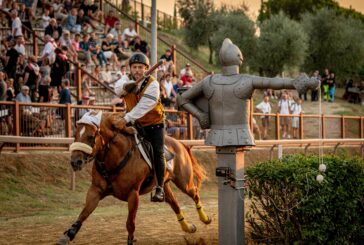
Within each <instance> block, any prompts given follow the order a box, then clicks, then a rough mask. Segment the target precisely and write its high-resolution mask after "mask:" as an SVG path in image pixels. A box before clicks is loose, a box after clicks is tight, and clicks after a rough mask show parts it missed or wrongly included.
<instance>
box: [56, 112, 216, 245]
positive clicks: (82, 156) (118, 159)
mask: <svg viewBox="0 0 364 245" xmlns="http://www.w3.org/2000/svg"><path fill="white" fill-rule="evenodd" d="M92 113H93V116H95V115H96V116H98V117H99V118H100V119H99V121H97V120H96V121H97V122H95V121H92V123H90V122H87V120H83V119H84V118H85V117H89V116H90V115H91V114H92ZM100 113H101V116H100ZM116 115H117V116H123V113H122V112H118V113H112V112H103V113H102V112H99V113H98V114H97V113H96V112H91V113H90V112H89V113H87V114H85V115H84V116H83V117H82V118H81V120H79V121H78V122H77V128H76V133H75V142H74V143H73V144H72V145H71V147H70V150H71V165H72V168H73V170H74V171H80V170H81V169H82V168H83V166H84V165H86V163H87V162H90V161H92V160H93V168H92V183H91V186H90V187H89V189H88V192H87V196H86V203H85V206H84V208H83V210H82V211H81V213H80V215H79V216H78V219H77V221H76V222H75V223H74V224H73V225H72V226H71V227H70V228H69V229H68V230H66V231H65V232H64V234H63V235H62V236H61V237H60V239H59V240H58V242H57V244H62V245H64V244H68V243H69V242H70V241H72V240H73V239H74V238H75V236H76V234H77V232H78V231H79V230H80V228H81V226H82V223H83V222H84V221H85V220H86V219H87V218H88V217H89V215H90V214H91V213H92V212H93V211H94V210H95V208H96V207H97V206H98V203H99V201H100V200H102V199H103V198H104V197H106V196H108V195H112V196H114V197H115V198H117V199H119V200H121V201H126V202H128V217H127V222H126V228H127V232H128V240H127V244H128V245H132V244H133V243H134V242H135V240H134V231H135V218H136V213H137V209H138V206H139V196H140V195H144V194H146V193H149V192H151V191H152V190H153V187H154V185H155V178H154V173H153V171H152V170H151V168H150V167H149V166H148V165H147V163H146V160H145V159H144V158H143V156H142V154H141V152H140V151H139V150H138V147H137V145H136V144H137V140H136V138H135V136H134V134H135V129H134V128H132V127H127V126H126V125H125V126H122V128H121V129H120V126H118V130H117V129H116V128H115V127H114V126H113V119H112V118H113V117H115V116H116ZM85 121H86V123H85ZM165 145H166V146H167V148H168V150H169V151H170V152H172V153H173V154H174V159H173V161H174V168H173V170H166V174H165V184H164V187H163V188H164V192H165V201H166V202H167V203H168V204H169V205H170V206H171V208H172V209H173V211H174V212H175V214H176V216H177V220H178V222H179V223H180V226H181V228H182V230H183V231H185V232H187V233H194V232H195V231H196V226H195V225H194V224H190V223H188V222H187V221H186V220H185V218H184V214H183V213H182V211H181V209H180V206H179V204H178V202H177V199H176V197H175V196H174V194H173V192H172V189H171V186H170V182H171V181H172V182H173V183H174V184H175V185H176V186H177V187H178V188H179V189H180V190H181V191H182V192H183V193H185V194H186V195H188V196H189V197H190V198H192V199H193V201H194V202H195V206H196V209H197V212H198V215H199V219H200V220H201V221H202V222H203V223H204V224H210V223H211V218H210V217H209V216H208V215H206V213H205V211H204V209H203V207H202V203H201V200H200V195H199V189H200V187H201V183H202V181H203V180H204V179H205V178H206V174H205V170H204V168H203V167H202V166H200V165H199V164H198V162H197V160H196V159H195V158H194V156H193V155H192V153H191V150H190V148H189V147H187V146H185V145H183V144H182V143H180V142H179V141H177V140H175V139H173V138H171V137H168V136H166V138H165ZM194 180H195V181H196V184H195V183H194V182H195V181H194Z"/></svg>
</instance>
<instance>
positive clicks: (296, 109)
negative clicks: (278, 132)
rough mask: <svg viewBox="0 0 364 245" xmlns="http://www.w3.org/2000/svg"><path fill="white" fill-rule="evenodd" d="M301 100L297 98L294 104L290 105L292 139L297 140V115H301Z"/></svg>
mask: <svg viewBox="0 0 364 245" xmlns="http://www.w3.org/2000/svg"><path fill="white" fill-rule="evenodd" d="M301 104H302V100H301V98H297V99H296V101H295V102H294V103H292V105H291V111H292V115H293V116H294V117H293V118H292V131H293V138H294V139H298V138H299V137H298V136H299V134H298V129H299V127H300V118H299V115H300V114H301V113H302V105H301Z"/></svg>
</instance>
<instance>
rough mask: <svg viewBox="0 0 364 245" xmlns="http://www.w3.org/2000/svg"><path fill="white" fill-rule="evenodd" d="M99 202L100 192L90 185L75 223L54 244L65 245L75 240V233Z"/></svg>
mask: <svg viewBox="0 0 364 245" xmlns="http://www.w3.org/2000/svg"><path fill="white" fill-rule="evenodd" d="M100 200H101V190H100V189H99V188H97V187H95V186H93V185H92V186H91V187H90V188H89V189H88V192H87V196H86V204H85V207H84V208H83V210H82V212H81V213H80V215H79V216H78V219H77V221H76V222H75V223H73V224H72V226H71V227H70V228H69V229H68V230H66V231H65V232H64V234H63V235H62V236H61V237H60V238H59V240H58V242H57V243H56V244H57V245H66V244H68V243H69V242H70V241H72V240H73V239H74V238H75V236H76V234H77V232H78V231H79V230H80V228H81V226H82V223H83V222H84V221H85V220H86V219H87V218H88V216H90V214H91V213H92V212H93V211H94V210H95V208H96V207H97V205H98V204H99V201H100Z"/></svg>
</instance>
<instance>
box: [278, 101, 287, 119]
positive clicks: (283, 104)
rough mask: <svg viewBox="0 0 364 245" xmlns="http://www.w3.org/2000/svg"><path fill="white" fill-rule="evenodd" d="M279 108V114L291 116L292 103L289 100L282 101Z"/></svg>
mask: <svg viewBox="0 0 364 245" xmlns="http://www.w3.org/2000/svg"><path fill="white" fill-rule="evenodd" d="M278 106H279V107H280V111H279V114H282V115H289V108H290V103H289V101H288V100H280V101H279V102H278Z"/></svg>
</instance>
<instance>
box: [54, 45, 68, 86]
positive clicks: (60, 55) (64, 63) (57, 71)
mask: <svg viewBox="0 0 364 245" xmlns="http://www.w3.org/2000/svg"><path fill="white" fill-rule="evenodd" d="M67 50H68V48H67V47H62V48H61V49H56V50H55V53H56V60H55V62H54V63H53V65H52V68H51V86H52V87H57V90H58V92H60V89H61V83H62V79H63V77H64V75H66V72H67V71H68V70H69V63H68V59H67Z"/></svg>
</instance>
